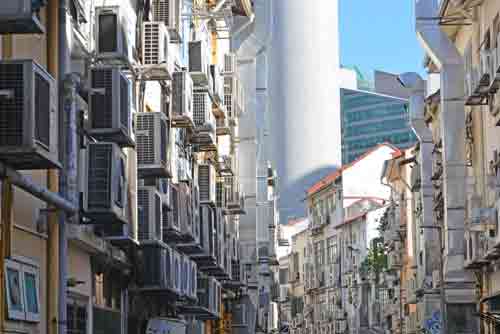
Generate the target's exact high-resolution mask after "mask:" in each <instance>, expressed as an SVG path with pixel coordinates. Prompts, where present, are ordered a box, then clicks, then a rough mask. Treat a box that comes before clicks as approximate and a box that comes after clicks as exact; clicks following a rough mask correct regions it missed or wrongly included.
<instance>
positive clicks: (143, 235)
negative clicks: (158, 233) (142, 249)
mask: <svg viewBox="0 0 500 334" xmlns="http://www.w3.org/2000/svg"><path fill="white" fill-rule="evenodd" d="M137 205H138V207H139V217H138V218H139V240H145V239H148V238H149V233H150V231H149V194H148V191H147V190H146V189H139V190H138V191H137Z"/></svg>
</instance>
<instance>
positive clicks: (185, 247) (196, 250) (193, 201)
mask: <svg viewBox="0 0 500 334" xmlns="http://www.w3.org/2000/svg"><path fill="white" fill-rule="evenodd" d="M185 187H186V188H187V190H186V192H187V194H188V196H186V198H185V203H186V204H185V205H186V207H190V214H189V218H188V220H189V221H190V222H191V225H189V226H185V228H182V226H183V224H181V231H184V232H183V233H182V236H183V240H182V241H181V243H179V244H177V248H178V249H179V250H180V251H182V252H183V253H185V254H189V255H190V256H191V255H193V254H201V253H203V245H202V240H201V234H202V232H201V228H202V226H200V209H199V193H198V187H196V186H193V187H192V188H191V190H190V189H189V188H188V187H187V185H186V186H185Z"/></svg>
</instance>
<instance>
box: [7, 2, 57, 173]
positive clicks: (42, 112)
mask: <svg viewBox="0 0 500 334" xmlns="http://www.w3.org/2000/svg"><path fill="white" fill-rule="evenodd" d="M1 6H2V5H0V8H1ZM57 139H58V124H57V85H56V82H55V80H54V79H53V78H52V77H51V76H50V74H48V73H47V72H46V71H45V70H44V69H43V68H42V67H41V66H39V65H38V64H37V63H35V62H34V61H32V60H2V61H0V160H2V161H4V162H5V163H6V164H8V165H10V166H12V167H13V168H16V169H49V168H60V164H59V162H58V151H57V148H58V144H57Z"/></svg>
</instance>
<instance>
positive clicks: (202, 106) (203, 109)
mask: <svg viewBox="0 0 500 334" xmlns="http://www.w3.org/2000/svg"><path fill="white" fill-rule="evenodd" d="M193 120H194V125H195V127H196V129H195V130H196V131H208V132H215V117H214V115H213V113H212V100H211V99H210V95H209V94H208V93H207V92H198V91H196V92H194V93H193Z"/></svg>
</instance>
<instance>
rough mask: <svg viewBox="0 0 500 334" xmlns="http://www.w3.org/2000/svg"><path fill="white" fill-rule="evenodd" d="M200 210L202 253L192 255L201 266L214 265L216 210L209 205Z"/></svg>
mask: <svg viewBox="0 0 500 334" xmlns="http://www.w3.org/2000/svg"><path fill="white" fill-rule="evenodd" d="M199 210H200V214H199V215H200V219H199V224H200V246H201V252H200V253H199V254H194V255H192V258H193V259H194V260H195V261H197V262H200V264H206V263H208V264H213V263H214V262H215V260H216V245H215V241H216V230H215V217H214V209H213V208H212V207H211V206H209V205H200V208H199Z"/></svg>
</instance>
